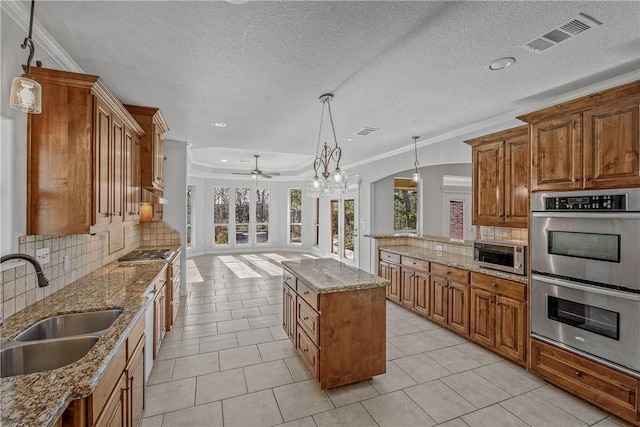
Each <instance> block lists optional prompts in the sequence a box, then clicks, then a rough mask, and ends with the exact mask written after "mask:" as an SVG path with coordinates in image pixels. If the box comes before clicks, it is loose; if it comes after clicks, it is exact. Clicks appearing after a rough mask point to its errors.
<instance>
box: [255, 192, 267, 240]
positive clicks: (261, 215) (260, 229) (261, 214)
mask: <svg viewBox="0 0 640 427" xmlns="http://www.w3.org/2000/svg"><path fill="white" fill-rule="evenodd" d="M256 243H269V190H268V189H266V188H257V189H256Z"/></svg>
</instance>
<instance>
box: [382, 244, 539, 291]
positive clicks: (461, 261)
mask: <svg viewBox="0 0 640 427" xmlns="http://www.w3.org/2000/svg"><path fill="white" fill-rule="evenodd" d="M378 249H380V250H384V251H387V252H393V253H395V254H398V255H406V256H410V257H414V258H419V259H423V260H426V261H430V262H436V263H438V264H443V265H447V266H449V267H458V268H462V269H464V270H469V271H472V272H475V273H482V274H486V275H487V276H494V277H500V278H503V279H508V280H511V281H514V282H518V283H523V284H525V285H526V284H527V276H521V275H519V274H513V273H507V272H504V271H499V270H492V269H490V268H485V267H480V266H479V265H478V264H477V263H476V262H475V261H474V260H473V257H470V256H466V255H461V254H452V253H448V252H442V251H435V250H432V249H423V248H418V247H415V246H409V245H399V246H380V247H378Z"/></svg>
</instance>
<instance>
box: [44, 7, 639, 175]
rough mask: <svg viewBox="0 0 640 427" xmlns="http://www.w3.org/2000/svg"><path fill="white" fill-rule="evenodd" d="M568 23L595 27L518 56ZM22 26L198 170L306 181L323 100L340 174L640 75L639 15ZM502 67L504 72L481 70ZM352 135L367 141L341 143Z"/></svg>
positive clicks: (168, 19) (181, 19)
mask: <svg viewBox="0 0 640 427" xmlns="http://www.w3.org/2000/svg"><path fill="white" fill-rule="evenodd" d="M581 12H582V13H586V14H588V15H590V16H592V17H594V18H596V19H597V20H599V21H601V22H602V23H603V24H602V25H601V26H598V27H596V28H594V29H592V30H589V31H587V32H585V33H583V34H581V35H579V36H577V37H575V38H572V39H569V40H567V41H565V42H563V43H562V44H559V45H558V46H555V47H553V48H551V49H549V50H547V51H545V52H543V53H541V54H536V53H534V52H532V51H530V50H527V49H526V48H524V47H523V45H524V44H525V43H527V42H529V41H531V40H533V39H534V38H535V37H537V36H539V35H541V34H543V33H545V32H547V31H548V30H550V29H552V28H554V27H556V26H558V25H560V24H563V23H565V22H567V21H569V20H571V19H572V18H575V17H576V16H578V14H579V13H581ZM36 18H37V20H38V21H39V22H40V23H41V24H42V25H43V26H44V27H45V28H46V29H47V30H48V31H49V32H50V33H51V35H52V36H53V37H54V38H55V39H56V40H57V41H58V43H60V45H62V47H63V48H64V49H65V50H66V51H67V53H68V54H69V55H70V56H71V57H72V58H73V59H74V60H75V61H76V62H77V63H78V64H79V65H80V67H82V69H83V70H84V72H86V73H90V74H97V75H100V76H101V77H102V78H103V80H104V81H105V82H106V83H107V84H108V85H109V86H110V87H111V88H112V89H113V91H114V92H115V93H116V95H117V96H118V97H119V98H120V99H121V100H122V101H123V102H124V103H130V104H140V105H149V106H157V107H159V108H160V109H161V110H162V111H163V113H164V115H165V118H166V120H167V122H168V123H169V126H170V128H171V130H170V131H169V133H168V134H167V135H166V138H167V139H173V140H180V141H186V142H189V143H191V158H192V160H194V161H197V162H199V163H202V164H209V165H210V166H211V167H212V168H213V169H212V170H227V171H231V170H233V171H240V170H244V169H247V170H249V169H252V168H253V156H252V155H253V154H254V153H259V154H262V155H263V157H261V163H260V168H261V169H263V170H266V171H275V170H283V171H289V173H290V174H293V175H295V174H298V173H301V172H302V171H308V165H309V164H310V162H311V160H312V159H313V157H314V154H315V151H316V141H317V136H318V126H319V122H320V111H321V104H320V102H319V101H318V97H319V96H320V95H321V94H322V93H324V92H329V91H333V92H335V94H336V96H335V98H334V100H333V102H332V110H333V114H334V119H335V126H336V133H337V135H338V140H339V142H340V144H341V146H343V149H344V154H343V164H347V165H348V164H349V163H354V162H360V161H362V160H366V159H367V158H371V157H374V156H379V155H382V154H383V153H386V152H389V151H392V150H397V149H401V148H403V147H407V146H410V145H411V144H412V139H411V137H412V136H413V135H421V136H422V138H421V140H427V139H429V138H435V137H437V136H439V135H442V134H445V133H447V132H451V131H453V130H455V129H459V128H461V127H465V126H471V125H473V124H476V123H479V122H482V121H484V120H488V119H491V118H493V117H500V116H508V115H510V114H514V115H515V112H523V111H526V109H527V107H528V106H530V105H540V104H539V103H540V102H544V100H545V99H550V98H552V97H553V96H557V95H559V94H562V93H564V92H567V91H569V90H574V89H577V88H579V87H582V86H587V85H589V84H593V83H596V82H598V81H602V80H605V79H608V78H613V77H617V76H620V75H623V74H627V73H630V72H634V71H637V70H639V69H640V30H639V25H638V22H640V2H637V1H632V2H618V1H612V2H597V1H593V2H592V1H584V2H566V1H560V2H544V1H532V2H520V1H518V2H504V1H500V2H453V1H446V2H431V1H425V2H420V1H411V2H403V1H392V2H382V1H360V2H355V1H354V2H352V1H343V2H325V1H303V2H256V1H250V2H246V3H242V4H233V3H231V2H224V1H206V2H205V1H193V2H192V1H175V2H172V1H158V2H144V1H129V2H116V1H82V2H77V1H72V2H58V1H39V2H37V3H36ZM505 56H511V57H515V58H516V61H517V62H516V64H515V65H513V66H511V67H509V68H507V69H505V70H502V71H489V69H488V65H489V64H490V63H491V62H492V61H493V60H494V59H497V58H501V57H505ZM45 66H55V64H45ZM536 103H537V104H536ZM213 121H217V122H224V123H226V127H214V126H211V122H213ZM365 126H371V127H375V128H379V129H380V130H379V131H377V132H375V133H373V134H371V135H369V136H366V137H363V136H357V137H356V136H354V134H355V133H356V132H357V131H359V130H360V129H362V128H363V127H365ZM328 130H329V129H328V128H326V129H325V130H324V133H323V135H325V136H327V137H328V136H329V133H328ZM346 138H355V140H353V141H347V140H346ZM323 139H325V138H323ZM443 149H446V147H443ZM280 154H281V155H280ZM289 154H293V155H295V156H289ZM223 158H224V159H226V160H228V161H227V162H226V163H222V162H221V161H220V160H221V159H223ZM240 159H246V160H250V161H251V163H249V164H239V163H238V162H239V160H240ZM248 166H250V167H248Z"/></svg>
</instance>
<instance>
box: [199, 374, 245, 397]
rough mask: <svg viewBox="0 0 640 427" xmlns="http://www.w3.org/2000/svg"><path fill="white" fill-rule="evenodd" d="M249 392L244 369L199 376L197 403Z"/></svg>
mask: <svg viewBox="0 0 640 427" xmlns="http://www.w3.org/2000/svg"><path fill="white" fill-rule="evenodd" d="M246 392H247V384H246V381H245V379H244V372H243V371H242V369H233V370H231V371H224V372H216V373H215V374H209V375H203V376H200V377H197V384H196V405H202V404H203V403H209V402H215V401H217V400H222V399H228V398H231V397H236V396H240V395H242V394H245V393H246Z"/></svg>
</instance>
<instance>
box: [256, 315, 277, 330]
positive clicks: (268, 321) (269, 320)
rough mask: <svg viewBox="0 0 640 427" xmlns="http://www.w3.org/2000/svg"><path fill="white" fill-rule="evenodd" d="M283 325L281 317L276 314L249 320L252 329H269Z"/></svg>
mask: <svg viewBox="0 0 640 427" xmlns="http://www.w3.org/2000/svg"><path fill="white" fill-rule="evenodd" d="M280 324H282V318H281V316H277V315H275V314H267V315H261V316H257V317H250V318H249V325H251V328H252V329H257V328H268V327H269V326H278V325H280Z"/></svg>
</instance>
